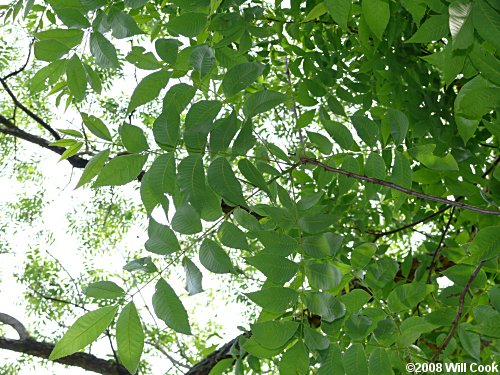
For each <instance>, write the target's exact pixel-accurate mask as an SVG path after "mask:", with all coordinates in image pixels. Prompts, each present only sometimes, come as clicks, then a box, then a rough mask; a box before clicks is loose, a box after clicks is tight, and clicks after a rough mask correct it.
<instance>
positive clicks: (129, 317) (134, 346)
mask: <svg viewBox="0 0 500 375" xmlns="http://www.w3.org/2000/svg"><path fill="white" fill-rule="evenodd" d="M116 343H117V346H118V357H119V358H120V361H121V363H122V364H123V365H124V366H125V367H126V368H127V370H129V371H130V372H131V373H132V374H135V373H136V371H137V367H138V366H139V362H140V360H141V355H142V350H143V349H144V331H143V329H142V324H141V320H140V318H139V314H138V313H137V309H136V307H135V305H134V302H133V301H130V302H129V303H128V304H127V305H125V307H124V308H123V310H122V311H121V313H120V316H119V317H118V320H117V321H116Z"/></svg>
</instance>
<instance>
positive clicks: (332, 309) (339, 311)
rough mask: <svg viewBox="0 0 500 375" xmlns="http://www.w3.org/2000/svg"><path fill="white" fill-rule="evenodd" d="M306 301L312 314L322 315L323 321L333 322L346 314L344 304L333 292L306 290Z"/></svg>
mask: <svg viewBox="0 0 500 375" xmlns="http://www.w3.org/2000/svg"><path fill="white" fill-rule="evenodd" d="M304 302H305V304H306V306H307V309H308V310H309V311H310V312H311V313H312V314H316V315H319V316H321V320H322V321H325V322H333V321H334V320H337V319H340V318H342V317H344V316H345V312H346V310H345V306H344V304H343V303H342V302H340V301H339V300H338V298H336V297H334V296H332V294H331V293H326V292H306V293H305V294H304Z"/></svg>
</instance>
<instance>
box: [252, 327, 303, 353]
mask: <svg viewBox="0 0 500 375" xmlns="http://www.w3.org/2000/svg"><path fill="white" fill-rule="evenodd" d="M250 327H251V329H252V336H253V337H254V338H255V340H256V341H257V342H258V343H259V344H260V345H262V346H263V347H265V348H268V349H277V348H280V347H282V346H283V345H285V344H286V343H287V342H288V341H289V340H290V339H291V338H292V337H293V335H294V334H295V332H296V331H297V329H298V328H299V323H297V322H290V321H268V322H262V323H255V324H251V325H250Z"/></svg>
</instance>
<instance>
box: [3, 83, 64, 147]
mask: <svg viewBox="0 0 500 375" xmlns="http://www.w3.org/2000/svg"><path fill="white" fill-rule="evenodd" d="M0 83H1V84H2V86H3V88H4V89H5V91H7V94H9V96H10V98H11V99H12V101H13V102H14V105H15V106H16V107H18V108H19V109H21V110H22V111H23V112H24V113H26V114H27V115H28V116H29V117H31V118H32V119H33V120H35V121H36V122H37V123H38V124H40V125H41V126H42V127H43V128H44V129H46V130H47V131H48V132H49V133H50V134H51V135H52V136H53V137H54V139H61V136H60V135H59V133H58V132H56V131H55V130H54V129H53V128H52V127H51V126H50V125H49V124H47V123H46V122H45V121H44V120H42V118H41V117H40V116H38V115H37V114H35V113H34V112H32V111H31V110H30V109H29V108H27V107H26V106H25V105H24V104H22V103H21V102H20V101H19V100H18V99H17V97H16V96H15V95H14V93H13V92H12V90H11V89H10V87H9V85H7V82H6V81H5V79H3V78H0Z"/></svg>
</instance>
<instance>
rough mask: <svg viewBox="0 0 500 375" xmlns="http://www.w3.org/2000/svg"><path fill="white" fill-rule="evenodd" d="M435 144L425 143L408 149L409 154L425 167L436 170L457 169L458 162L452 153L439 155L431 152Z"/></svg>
mask: <svg viewBox="0 0 500 375" xmlns="http://www.w3.org/2000/svg"><path fill="white" fill-rule="evenodd" d="M435 148H436V145H433V144H426V145H421V146H417V147H413V148H411V149H409V150H408V152H409V153H410V155H411V156H413V157H414V158H415V159H417V160H418V161H419V162H420V163H422V164H423V165H425V166H426V167H427V168H430V169H434V170H436V171H458V164H457V162H456V160H455V158H454V157H453V155H452V154H447V155H446V156H444V157H439V156H436V155H434V154H433V152H434V149H435Z"/></svg>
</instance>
